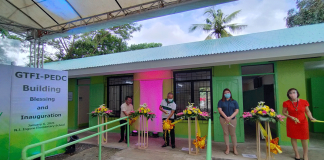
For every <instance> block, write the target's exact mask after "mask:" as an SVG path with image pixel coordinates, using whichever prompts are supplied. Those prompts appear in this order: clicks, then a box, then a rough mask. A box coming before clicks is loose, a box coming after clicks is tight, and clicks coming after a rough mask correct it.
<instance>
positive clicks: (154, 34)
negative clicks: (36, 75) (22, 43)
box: [0, 0, 296, 65]
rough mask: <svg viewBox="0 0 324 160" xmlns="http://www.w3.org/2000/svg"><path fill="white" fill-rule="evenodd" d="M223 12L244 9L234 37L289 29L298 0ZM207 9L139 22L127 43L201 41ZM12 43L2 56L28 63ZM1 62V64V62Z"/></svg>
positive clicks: (229, 6)
mask: <svg viewBox="0 0 324 160" xmlns="http://www.w3.org/2000/svg"><path fill="white" fill-rule="evenodd" d="M214 7H215V9H221V10H222V11H223V12H224V14H225V15H229V14H231V13H233V12H235V11H237V10H241V12H240V13H239V15H238V16H237V18H236V19H234V20H233V21H232V22H231V23H238V24H244V25H247V28H245V29H244V30H242V31H241V32H237V33H232V34H233V35H234V36H239V35H245V34H251V33H257V32H266V31H271V30H278V29H284V28H286V23H285V20H284V18H285V17H286V16H287V12H288V10H289V9H291V8H295V7H296V4H295V0H239V1H236V2H230V3H224V4H221V5H217V6H214ZM205 10H206V8H201V9H196V10H191V11H187V12H182V13H178V14H173V15H168V16H163V17H158V18H154V19H149V20H144V21H140V22H138V23H139V24H141V25H142V29H141V31H140V32H135V33H133V38H132V39H130V40H128V41H127V43H128V44H129V45H130V44H138V43H151V42H155V43H162V45H163V46H168V45H175V44H180V43H189V42H195V41H202V40H204V39H205V38H206V37H207V35H208V34H207V33H204V32H202V31H198V30H197V31H194V32H192V33H189V27H190V26H191V25H192V24H204V22H205V19H206V16H205V15H204V12H205ZM20 50H21V49H19V48H17V42H13V40H8V39H6V40H3V39H1V40H0V56H2V55H3V54H6V55H9V56H8V57H9V58H12V60H13V61H15V62H16V64H17V65H24V64H26V63H27V62H28V58H27V56H28V54H29V53H27V52H25V53H22V52H21V51H20ZM0 63H1V62H0Z"/></svg>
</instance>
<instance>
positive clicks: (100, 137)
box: [98, 127, 102, 160]
mask: <svg viewBox="0 0 324 160" xmlns="http://www.w3.org/2000/svg"><path fill="white" fill-rule="evenodd" d="M101 129H102V128H101V127H99V151H98V154H99V155H98V159H99V160H101V141H102V133H101V131H102V130H101Z"/></svg>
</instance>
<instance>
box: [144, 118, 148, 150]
mask: <svg viewBox="0 0 324 160" xmlns="http://www.w3.org/2000/svg"><path fill="white" fill-rule="evenodd" d="M145 120H146V147H148V119H145Z"/></svg>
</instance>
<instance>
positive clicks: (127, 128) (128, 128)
mask: <svg viewBox="0 0 324 160" xmlns="http://www.w3.org/2000/svg"><path fill="white" fill-rule="evenodd" d="M128 120H129V117H128V118H127V120H126V122H127V131H128V132H127V147H128V148H129V122H128Z"/></svg>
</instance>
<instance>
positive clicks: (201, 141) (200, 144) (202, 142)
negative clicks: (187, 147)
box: [193, 133, 206, 149]
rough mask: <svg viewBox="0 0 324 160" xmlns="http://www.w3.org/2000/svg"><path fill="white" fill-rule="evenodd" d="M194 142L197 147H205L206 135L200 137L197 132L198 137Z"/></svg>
mask: <svg viewBox="0 0 324 160" xmlns="http://www.w3.org/2000/svg"><path fill="white" fill-rule="evenodd" d="M193 144H194V145H195V147H196V148H198V147H199V148H200V149H205V146H206V136H204V137H200V136H199V135H198V133H197V135H196V139H195V140H193Z"/></svg>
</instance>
